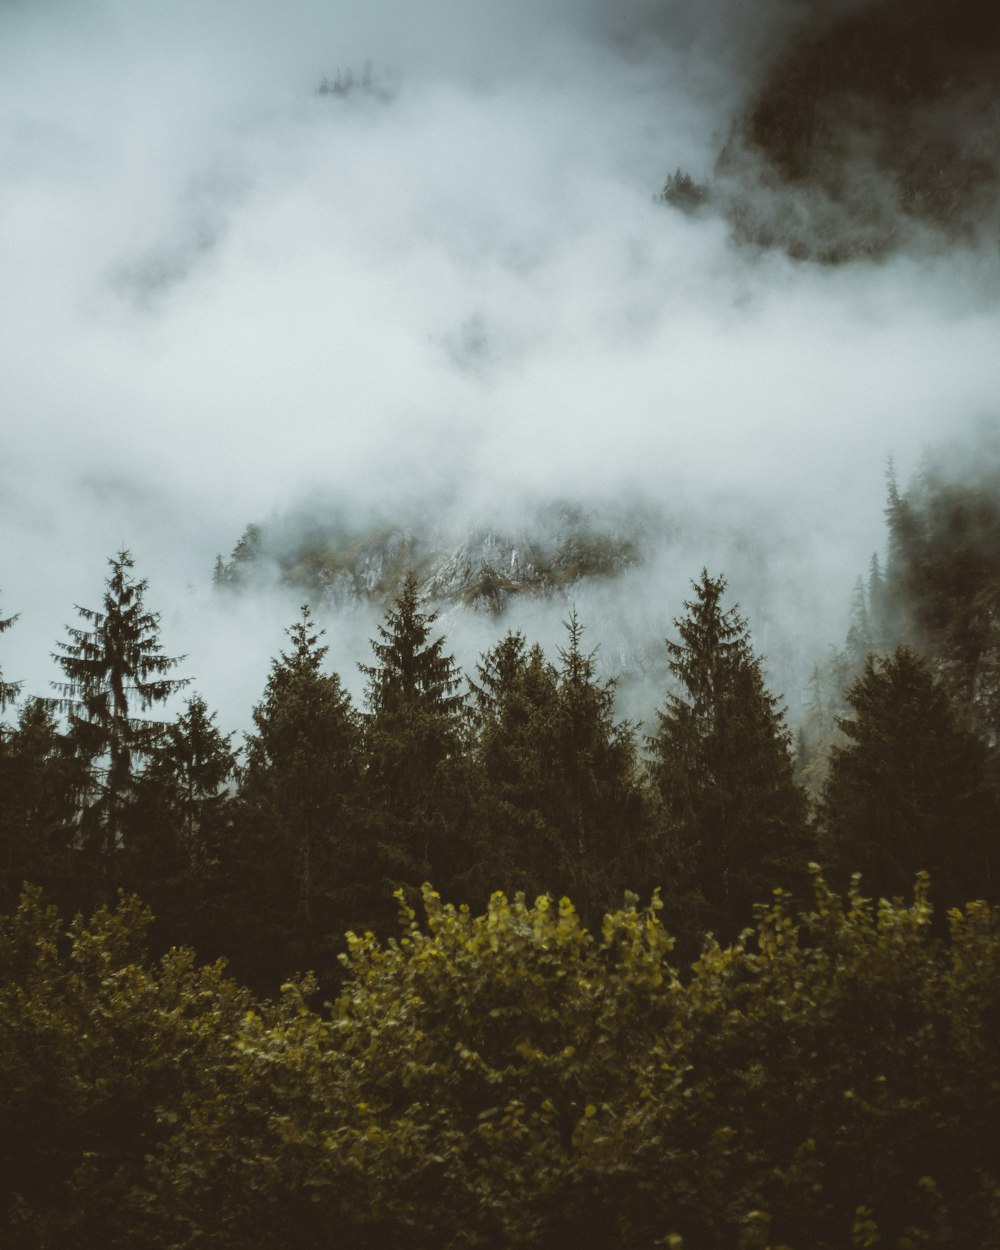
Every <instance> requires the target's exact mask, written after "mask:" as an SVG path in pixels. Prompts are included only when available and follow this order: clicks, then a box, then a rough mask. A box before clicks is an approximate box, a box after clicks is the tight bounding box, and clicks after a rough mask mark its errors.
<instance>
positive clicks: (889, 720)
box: [820, 647, 1000, 904]
mask: <svg viewBox="0 0 1000 1250" xmlns="http://www.w3.org/2000/svg"><path fill="white" fill-rule="evenodd" d="M847 702H848V705H849V708H850V710H851V715H849V716H845V717H841V718H840V719H839V725H840V728H841V730H842V731H843V733H844V734H845V735H846V737H847V742H846V743H845V744H844V745H841V746H836V747H834V749H833V753H832V757H831V760H830V773H829V776H828V778H827V782H826V785H825V787H824V790H823V797H822V804H821V810H820V818H821V823H822V827H823V830H824V835H823V846H824V851H825V854H826V856H827V858H828V860H829V863H830V866H831V868H834V869H836V870H837V871H838V872H840V873H842V874H845V875H846V874H848V873H850V872H855V871H859V872H861V873H862V874H863V880H864V883H865V886H866V888H867V889H869V890H871V891H873V892H874V893H875V894H876V896H886V897H890V896H893V895H899V894H901V893H902V892H903V891H904V890H905V889H906V888H907V884H908V882H909V881H911V880H912V879H913V877H914V875H915V874H916V873H917V872H918V871H920V870H927V871H929V872H930V873H931V875H932V879H933V881H934V883H935V888H936V890H937V891H938V895H939V899H940V900H941V901H943V902H947V903H949V904H951V903H961V902H965V901H966V900H967V899H970V898H974V897H979V896H981V895H982V893H983V892H984V891H985V892H986V893H987V895H988V896H989V897H997V894H998V892H997V886H996V884H995V883H994V882H995V879H996V874H997V872H998V870H1000V867H998V850H1000V844H998V840H997V836H996V833H995V826H996V816H997V812H996V804H995V800H994V798H993V796H992V795H991V792H990V789H989V787H988V785H987V780H986V765H987V749H986V746H985V744H984V743H983V742H982V741H981V740H980V739H979V738H978V737H977V736H976V735H975V734H974V733H972V732H971V731H969V730H968V729H966V728H964V727H963V726H962V724H961V723H960V722H959V719H958V716H957V714H956V712H955V710H954V708H953V706H952V703H951V700H950V698H949V696H948V693H947V691H946V690H945V688H944V686H943V685H942V683H941V682H940V681H939V680H938V679H937V678H936V677H935V676H934V673H933V672H932V670H931V668H930V665H929V664H928V662H927V661H926V660H924V659H922V658H921V657H920V656H919V655H917V654H916V652H914V651H912V650H911V649H910V648H908V647H900V648H898V649H897V650H896V651H895V652H894V653H893V654H892V655H891V656H889V657H888V658H885V659H879V658H876V657H869V659H868V661H867V662H866V664H865V668H864V672H863V673H862V674H861V676H860V677H858V679H857V680H856V681H855V682H854V684H853V685H852V686H851V688H850V690H849V691H848V694H847Z"/></svg>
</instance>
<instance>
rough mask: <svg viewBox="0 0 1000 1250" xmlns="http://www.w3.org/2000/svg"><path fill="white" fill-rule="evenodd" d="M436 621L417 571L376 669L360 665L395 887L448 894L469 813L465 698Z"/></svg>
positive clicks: (376, 801) (371, 789)
mask: <svg viewBox="0 0 1000 1250" xmlns="http://www.w3.org/2000/svg"><path fill="white" fill-rule="evenodd" d="M436 619H437V617H436V614H435V613H433V612H429V613H428V612H423V611H421V609H420V605H419V595H418V590H417V579H416V576H415V574H413V573H412V572H411V573H408V574H407V576H406V579H405V581H404V583H403V588H402V590H401V591H400V594H399V596H398V597H397V598H396V600H395V602H394V604H393V606H392V607H391V608H390V609H389V610H388V612H387V613H386V616H385V621H384V623H383V624H381V625H379V627H378V634H379V636H378V639H373V640H372V643H371V646H372V651H373V652H374V658H375V662H374V663H373V664H370V665H365V664H361V665H359V666H358V667H359V668H360V670H361V672H362V673H363V674H364V675H365V677H366V678H367V687H366V691H365V705H366V709H367V712H366V716H365V722H364V732H365V751H366V761H367V770H366V790H367V794H368V803H369V808H370V815H371V819H372V821H373V823H374V834H375V838H376V841H377V843H378V845H379V847H380V851H381V859H382V863H383V866H384V870H385V872H386V875H387V877H388V879H389V880H392V881H397V882H405V883H407V884H410V885H419V884H421V882H423V881H425V880H428V879H430V877H431V876H432V875H433V879H434V881H435V883H439V882H440V883H441V884H442V885H444V886H447V884H448V883H449V881H450V879H451V876H452V874H453V872H454V869H455V867H456V862H457V858H458V856H457V853H456V848H455V847H454V845H453V844H452V843H453V839H454V835H455V833H456V830H457V828H458V827H459V824H460V823H461V814H460V813H461V809H462V807H463V799H462V795H461V784H460V781H459V767H458V766H459V763H460V760H461V754H462V750H463V744H464V730H465V710H464V709H465V698H464V695H462V694H461V693H460V692H459V686H460V683H461V676H460V674H459V671H458V668H457V666H456V664H455V661H454V659H453V658H452V657H451V656H450V655H447V654H446V653H445V650H444V646H445V639H444V637H442V636H438V637H436V638H433V637H432V636H431V631H432V627H433V625H434V622H435V620H436Z"/></svg>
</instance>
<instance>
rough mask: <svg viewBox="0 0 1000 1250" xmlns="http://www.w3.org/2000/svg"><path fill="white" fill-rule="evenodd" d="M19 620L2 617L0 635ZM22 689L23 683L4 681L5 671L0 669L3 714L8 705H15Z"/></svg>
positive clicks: (13, 617)
mask: <svg viewBox="0 0 1000 1250" xmlns="http://www.w3.org/2000/svg"><path fill="white" fill-rule="evenodd" d="M16 620H17V617H16V616H7V617H0V634H2V633H5V632H6V631H7V630H8V629H10V627H11V625H13V624H14V622H15V621H16ZM20 689H21V683H20V682H18V681H15V682H11V681H4V679H3V669H0V712H3V711H4V710H5V708H6V707H7V704H8V703H13V702H14V700H15V699H16V698H17V696H18V693H19V691H20Z"/></svg>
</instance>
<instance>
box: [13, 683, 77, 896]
mask: <svg viewBox="0 0 1000 1250" xmlns="http://www.w3.org/2000/svg"><path fill="white" fill-rule="evenodd" d="M86 780H87V773H86V769H85V768H84V766H83V765H82V764H81V762H80V761H79V760H78V759H76V758H75V757H74V754H73V752H72V750H71V748H70V746H69V744H68V743H67V740H66V736H65V735H64V734H63V733H61V732H60V730H59V727H58V725H57V723H56V717H55V714H54V712H53V711H52V709H51V707H49V706H48V704H47V702H46V701H45V700H44V699H28V700H25V702H24V704H23V706H22V707H21V710H20V715H19V716H18V721H17V724H16V725H15V726H14V727H13V728H12V729H9V730H6V731H5V732H4V734H3V736H2V737H0V908H4V907H12V906H14V905H15V904H16V902H17V899H18V896H19V895H20V892H21V888H22V886H23V885H24V883H25V882H31V883H33V884H35V885H42V886H44V887H45V888H46V889H48V890H49V891H51V892H53V893H54V895H55V896H56V897H58V898H60V899H62V900H63V901H64V902H65V903H66V904H67V905H68V906H71V907H76V906H79V905H80V903H81V902H83V901H84V900H83V897H82V896H81V894H80V893H79V891H78V889H77V888H76V886H75V882H74V874H73V862H72V861H73V855H72V853H71V850H70V844H71V840H72V835H73V828H74V821H75V818H76V813H77V805H78V801H79V796H80V794H81V793H82V791H83V790H84V788H85V785H86Z"/></svg>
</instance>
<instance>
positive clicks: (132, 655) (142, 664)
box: [52, 550, 188, 895]
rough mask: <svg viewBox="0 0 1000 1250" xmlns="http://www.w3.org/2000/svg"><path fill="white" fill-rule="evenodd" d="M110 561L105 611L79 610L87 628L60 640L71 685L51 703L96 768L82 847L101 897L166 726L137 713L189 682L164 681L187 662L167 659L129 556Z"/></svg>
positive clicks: (59, 657)
mask: <svg viewBox="0 0 1000 1250" xmlns="http://www.w3.org/2000/svg"><path fill="white" fill-rule="evenodd" d="M108 563H109V564H110V566H111V573H110V575H109V576H108V578H107V580H106V582H105V591H104V602H103V605H102V608H101V609H93V608H83V607H80V606H79V605H77V611H78V612H79V614H80V616H81V617H82V618H83V620H84V622H85V623H86V625H87V626H89V628H79V627H72V626H71V627H68V628H69V636H70V640H69V642H60V643H59V644H58V646H59V648H60V653H57V654H56V655H55V656H54V658H55V660H56V662H57V663H58V664H59V666H60V668H61V669H62V670H63V673H64V674H65V678H66V680H65V681H61V682H53V683H52V684H53V686H54V687H55V689H56V690H57V691H59V698H57V699H53V700H52V704H53V706H54V707H56V708H57V709H58V710H59V711H62V712H65V713H66V714H67V715H68V718H69V733H70V738H71V740H72V742H73V744H74V746H75V749H76V751H77V753H78V755H79V757H80V758H81V759H82V760H84V761H86V762H87V764H88V765H89V766H90V769H91V780H90V785H89V792H88V793H87V794H86V795H85V796H84V798H83V812H82V818H81V836H82V849H83V850H84V851H85V852H87V853H89V855H90V856H91V857H92V859H93V861H94V864H95V869H96V872H97V874H98V881H99V885H98V890H99V892H101V893H103V894H104V895H109V894H110V893H112V892H113V891H114V888H115V887H116V885H117V884H118V881H117V877H118V871H117V860H118V857H119V852H120V851H121V849H122V846H123V843H124V839H125V829H126V819H127V809H128V806H129V803H130V802H131V800H132V798H133V796H134V786H135V779H136V776H137V774H138V772H139V771H140V769H141V766H142V763H143V762H144V761H145V760H146V759H148V757H149V756H150V755H151V754H152V752H153V751H154V749H155V747H156V744H157V742H158V741H159V738H160V736H161V734H162V732H163V724H162V722H160V721H155V720H152V719H149V718H146V717H141V716H139V715H137V713H140V712H148V711H150V710H151V709H152V708H153V707H155V706H156V705H157V704H160V703H164V702H166V700H167V699H169V698H170V696H171V695H173V694H174V693H175V692H176V691H177V690H179V689H181V688H182V687H183V686H185V685H187V680H188V679H186V678H184V679H178V678H172V677H169V676H167V674H168V673H170V672H172V670H173V669H174V668H176V666H177V665H178V664H179V663H180V662H181V660H183V659H184V657H183V656H178V657H171V656H167V655H164V653H163V647H162V645H161V643H160V637H159V634H160V617H159V614H158V613H154V612H149V611H148V610H147V609H146V606H145V601H144V597H145V593H146V589H147V586H148V582H147V581H146V579H145V578H143V579H142V580H141V581H136V580H135V578H134V577H133V576H132V568H133V567H134V561H133V559H132V555H131V553H130V552H128V551H124V550H123V551H119V552H118V553H117V555H115V556H113V557H112V558H111V559H110V560H109V561H108Z"/></svg>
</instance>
